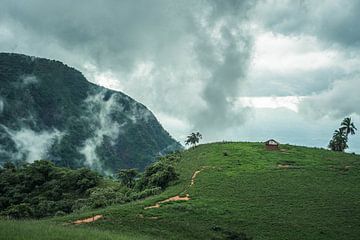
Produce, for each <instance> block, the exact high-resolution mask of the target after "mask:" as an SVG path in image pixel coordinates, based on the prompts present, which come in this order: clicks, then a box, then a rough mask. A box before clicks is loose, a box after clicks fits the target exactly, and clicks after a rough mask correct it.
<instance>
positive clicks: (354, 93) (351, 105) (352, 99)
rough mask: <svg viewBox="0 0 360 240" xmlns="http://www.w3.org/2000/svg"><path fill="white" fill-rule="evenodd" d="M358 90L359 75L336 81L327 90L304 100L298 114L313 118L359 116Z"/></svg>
mask: <svg viewBox="0 0 360 240" xmlns="http://www.w3.org/2000/svg"><path fill="white" fill-rule="evenodd" d="M359 89H360V75H355V76H349V77H348V78H345V79H340V80H337V81H335V82H334V83H333V84H332V85H331V87H330V88H329V89H327V90H325V91H323V92H321V93H320V94H318V95H313V96H311V97H309V98H307V99H306V100H304V101H303V102H302V103H301V105H300V106H299V109H300V112H301V113H304V114H307V115H310V116H315V117H324V116H330V117H334V118H342V117H345V116H348V115H351V114H358V115H359V116H360V105H359V103H360V95H359Z"/></svg>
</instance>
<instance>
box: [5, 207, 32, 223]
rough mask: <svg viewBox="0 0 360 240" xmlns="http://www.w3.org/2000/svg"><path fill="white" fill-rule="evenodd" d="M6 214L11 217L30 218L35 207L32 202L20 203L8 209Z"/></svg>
mask: <svg viewBox="0 0 360 240" xmlns="http://www.w3.org/2000/svg"><path fill="white" fill-rule="evenodd" d="M6 215H7V216H8V217H10V218H15V219H19V218H30V217H31V216H32V215H33V209H32V208H31V207H30V204H27V203H20V204H18V205H13V206H11V207H9V208H8V209H7V210H6Z"/></svg>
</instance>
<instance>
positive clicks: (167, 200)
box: [144, 166, 208, 209]
mask: <svg viewBox="0 0 360 240" xmlns="http://www.w3.org/2000/svg"><path fill="white" fill-rule="evenodd" d="M207 167H208V166H204V167H202V168H201V169H200V170H197V171H195V172H194V173H193V175H192V176H191V182H190V185H189V187H191V186H193V185H194V184H195V179H196V176H197V175H198V174H199V173H200V172H201V171H202V170H204V169H205V168H207ZM190 199H191V198H190V196H189V194H188V193H187V194H186V195H185V196H183V197H182V196H180V195H177V196H174V197H171V198H168V199H165V200H162V201H160V202H157V203H156V204H155V205H152V206H148V207H145V208H144V209H152V208H159V207H160V204H161V203H167V202H176V201H189V200H190Z"/></svg>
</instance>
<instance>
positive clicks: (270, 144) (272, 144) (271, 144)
mask: <svg viewBox="0 0 360 240" xmlns="http://www.w3.org/2000/svg"><path fill="white" fill-rule="evenodd" d="M279 145H280V144H279V143H278V142H277V141H275V140H274V139H269V140H267V141H266V142H265V147H266V149H267V150H279Z"/></svg>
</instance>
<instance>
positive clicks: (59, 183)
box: [0, 154, 177, 219]
mask: <svg viewBox="0 0 360 240" xmlns="http://www.w3.org/2000/svg"><path fill="white" fill-rule="evenodd" d="M173 156H175V154H173V155H169V157H163V158H161V159H160V160H159V161H158V162H155V163H154V164H152V165H150V166H149V167H148V168H146V170H145V173H144V174H142V175H141V176H140V177H139V178H138V179H135V177H136V176H137V174H138V172H137V171H136V170H135V169H123V170H120V171H119V176H120V179H121V183H122V184H120V183H118V182H117V181H114V180H110V179H104V178H103V177H101V176H100V175H98V174H97V173H95V172H93V171H91V170H89V169H85V168H82V169H78V170H71V169H68V168H61V167H56V166H55V165H54V164H53V163H52V162H49V161H45V160H41V161H35V162H34V163H33V164H26V165H21V166H20V167H15V165H14V164H12V163H10V162H7V163H6V164H4V166H3V168H0V214H2V215H6V216H8V217H10V218H15V219H19V218H42V217H48V216H54V215H65V214H68V213H71V212H74V211H80V210H82V211H84V210H88V209H96V208H101V207H105V206H110V205H113V204H123V203H126V202H131V201H134V200H137V199H141V198H145V197H148V196H151V195H154V194H159V193H160V192H161V191H162V190H164V189H165V188H166V187H167V186H168V185H169V184H170V182H171V181H174V180H176V179H177V174H176V173H175V168H174V167H173V166H172V162H171V161H169V160H168V159H169V158H171V157H173ZM135 185H136V188H134V186H135Z"/></svg>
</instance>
